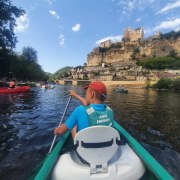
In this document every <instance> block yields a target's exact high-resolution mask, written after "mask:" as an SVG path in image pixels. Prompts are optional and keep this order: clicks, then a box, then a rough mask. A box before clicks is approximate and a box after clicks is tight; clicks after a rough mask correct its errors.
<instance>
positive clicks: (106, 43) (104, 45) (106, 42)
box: [100, 40, 111, 48]
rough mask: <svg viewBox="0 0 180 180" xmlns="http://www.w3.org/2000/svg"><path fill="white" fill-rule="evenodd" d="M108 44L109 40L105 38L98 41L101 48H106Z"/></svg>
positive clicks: (109, 44)
mask: <svg viewBox="0 0 180 180" xmlns="http://www.w3.org/2000/svg"><path fill="white" fill-rule="evenodd" d="M110 46H111V40H107V41H104V42H101V43H100V47H101V48H108V47H110Z"/></svg>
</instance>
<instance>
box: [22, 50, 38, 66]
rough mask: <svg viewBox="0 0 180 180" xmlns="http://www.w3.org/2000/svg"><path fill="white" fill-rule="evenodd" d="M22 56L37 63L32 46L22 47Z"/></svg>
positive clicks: (35, 53)
mask: <svg viewBox="0 0 180 180" xmlns="http://www.w3.org/2000/svg"><path fill="white" fill-rule="evenodd" d="M22 56H23V57H24V58H25V59H26V60H28V61H30V62H36V63H37V61H38V56H37V51H36V50H35V49H33V48H32V47H24V48H23V50H22Z"/></svg>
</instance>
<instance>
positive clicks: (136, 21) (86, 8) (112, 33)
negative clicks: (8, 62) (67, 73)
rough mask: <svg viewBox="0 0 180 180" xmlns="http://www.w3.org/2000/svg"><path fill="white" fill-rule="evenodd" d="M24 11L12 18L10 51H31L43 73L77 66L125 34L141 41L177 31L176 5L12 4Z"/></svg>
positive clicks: (169, 0) (177, 0) (136, 1)
mask: <svg viewBox="0 0 180 180" xmlns="http://www.w3.org/2000/svg"><path fill="white" fill-rule="evenodd" d="M12 4H13V5H15V6H17V7H18V8H22V9H24V10H25V11H26V14H25V15H24V16H21V17H19V18H17V19H16V27H15V34H16V36H17V38H18V43H17V44H16V49H15V51H17V52H20V53H21V52H22V48H23V47H32V48H34V49H35V50H36V51H37V55H38V63H39V64H40V65H41V67H42V69H43V70H44V71H45V72H50V73H55V72H56V71H58V70H59V69H60V68H63V67H65V66H73V67H76V66H80V65H84V63H86V61H87V55H88V54H89V53H90V52H91V51H92V50H93V48H96V47H98V46H99V44H100V43H101V42H103V41H105V40H108V39H111V41H112V42H117V41H121V39H122V37H123V35H124V29H125V28H128V27H131V28H132V29H136V28H142V29H143V30H144V34H145V37H149V36H151V35H154V34H155V33H156V32H158V31H160V32H161V33H167V32H170V31H172V30H173V31H178V30H180V0H13V1H12Z"/></svg>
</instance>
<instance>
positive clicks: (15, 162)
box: [0, 85, 180, 180]
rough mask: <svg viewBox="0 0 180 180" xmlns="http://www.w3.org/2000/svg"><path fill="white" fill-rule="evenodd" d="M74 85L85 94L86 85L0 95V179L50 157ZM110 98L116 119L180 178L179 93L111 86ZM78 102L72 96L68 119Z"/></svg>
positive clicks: (20, 175)
mask: <svg viewBox="0 0 180 180" xmlns="http://www.w3.org/2000/svg"><path fill="white" fill-rule="evenodd" d="M69 89H74V90H76V91H77V92H79V93H80V94H81V95H84V91H83V90H82V87H80V86H70V85H69V86H56V88H55V89H52V90H45V91H44V90H41V89H39V88H31V91H30V92H28V93H23V94H14V95H13V94H12V95H0V177H1V180H2V179H3V180H5V179H18V180H19V179H27V176H28V172H30V171H31V170H32V169H33V168H34V167H35V166H36V165H37V164H38V163H39V162H40V161H41V160H42V159H43V158H44V157H45V155H46V153H47V152H48V150H49V146H50V144H51V142H52V139H53V129H54V127H56V126H57V125H58V124H59V121H60V118H61V116H62V114H63V111H64V108H65V105H66V103H67V101H68V96H67V94H68V90H69ZM106 102H107V104H108V105H109V106H111V107H112V109H113V110H114V112H115V118H116V120H117V121H118V122H119V123H120V124H121V125H122V126H123V127H124V128H125V129H126V130H127V131H128V132H129V133H130V134H131V135H133V136H134V137H135V138H136V139H137V140H138V141H139V142H140V143H141V144H142V145H143V146H144V147H145V148H146V149H147V150H148V151H149V152H150V153H151V154H152V155H153V156H154V157H155V158H156V159H157V160H158V161H159V162H160V163H161V164H162V165H163V166H164V167H165V168H166V169H167V170H168V171H169V172H170V173H171V174H172V175H173V176H174V177H175V178H176V179H178V178H177V177H178V175H179V174H180V170H179V169H180V165H179V162H180V155H179V150H180V138H179V137H180V126H179V120H180V111H179V107H180V106H179V104H180V103H179V102H180V94H179V93H175V92H157V91H148V90H144V89H129V93H128V94H123V93H120V92H114V91H113V90H112V89H109V90H108V99H107V101H106ZM78 104H79V102H78V101H77V100H75V99H72V101H71V103H70V105H69V108H68V111H67V114H66V116H65V119H67V117H68V116H69V114H70V113H71V112H72V111H73V109H74V108H75V107H76V106H77V105H78ZM15 177H17V178H15Z"/></svg>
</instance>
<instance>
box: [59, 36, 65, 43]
mask: <svg viewBox="0 0 180 180" xmlns="http://www.w3.org/2000/svg"><path fill="white" fill-rule="evenodd" d="M58 39H59V45H60V46H64V43H65V38H64V35H63V34H60V35H59V38H58Z"/></svg>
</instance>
